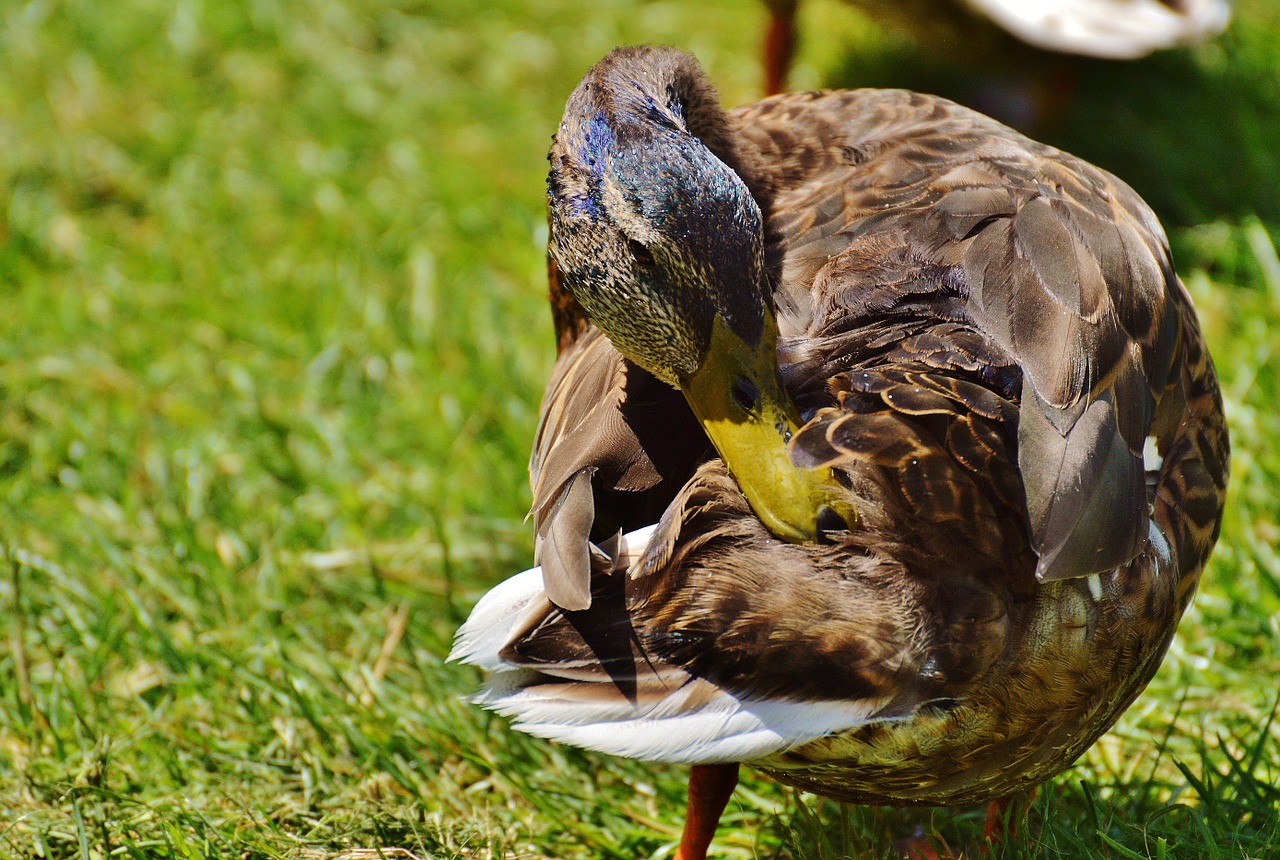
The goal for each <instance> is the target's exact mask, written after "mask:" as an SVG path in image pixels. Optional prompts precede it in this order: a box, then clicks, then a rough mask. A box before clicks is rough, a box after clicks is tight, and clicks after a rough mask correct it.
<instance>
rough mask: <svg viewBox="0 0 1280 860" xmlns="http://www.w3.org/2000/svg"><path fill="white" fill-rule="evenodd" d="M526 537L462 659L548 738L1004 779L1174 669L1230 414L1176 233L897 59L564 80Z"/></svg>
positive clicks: (707, 801)
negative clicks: (727, 88) (744, 88)
mask: <svg viewBox="0 0 1280 860" xmlns="http://www.w3.org/2000/svg"><path fill="white" fill-rule="evenodd" d="M549 161H550V171H549V178H548V186H547V187H548V203H549V241H548V269H549V297H550V305H551V311H552V318H553V323H554V329H555V334H556V344H557V358H556V360H555V364H554V367H553V369H552V372H551V376H550V380H549V382H548V384H547V387H546V390H545V393H544V395H543V399H542V408H541V415H540V420H539V426H538V428H537V432H536V435H535V439H534V444H533V452H532V455H531V459H530V464H529V472H530V483H531V487H532V497H533V505H532V512H531V518H532V520H533V525H534V531H535V533H536V536H535V539H534V543H535V556H534V560H535V562H536V565H537V566H535V567H533V568H531V569H529V570H526V571H524V572H522V573H519V574H516V575H515V576H513V577H511V578H510V579H508V580H506V581H505V582H502V583H500V584H498V585H497V586H495V587H494V588H493V589H492V590H491V591H489V592H488V593H487V594H486V595H484V596H483V597H482V598H481V599H480V600H479V602H478V603H477V604H476V606H475V607H474V609H473V610H472V612H471V614H470V616H469V618H468V619H467V620H466V622H465V623H464V624H463V625H462V627H461V628H460V630H459V631H458V634H457V636H456V639H455V643H454V648H453V651H452V653H451V655H450V657H451V659H453V660H455V661H459V662H462V663H467V664H472V665H475V666H478V667H479V668H480V669H482V670H484V673H485V675H484V677H485V680H484V681H483V685H482V687H481V688H480V690H479V691H478V692H477V693H475V694H474V695H473V696H472V697H471V698H472V701H474V702H475V703H477V704H478V705H480V706H483V707H484V708H488V709H491V710H493V711H495V712H497V713H499V714H502V715H505V716H507V717H509V718H511V719H512V720H513V721H514V727H515V728H516V729H518V730H520V731H523V732H527V733H529V734H532V735H535V736H537V737H540V738H546V739H550V740H553V741H557V742H560V743H564V744H570V745H573V746H577V747H581V748H585V749H590V750H596V751H600V752H603V753H607V754H611V755H615V756H623V757H630V758H635V759H641V760H645V761H651V762H666V763H675V764H682V765H689V766H691V769H690V781H689V796H688V805H687V810H686V818H685V825H684V830H683V833H682V836H681V840H680V843H679V846H678V848H677V850H676V853H675V855H674V856H675V857H676V858H678V860H703V858H705V857H706V856H707V852H708V850H709V847H710V845H711V843H712V840H713V837H714V832H715V828H716V825H717V822H718V820H719V817H720V815H721V813H722V812H723V809H724V807H725V804H726V803H727V802H728V800H729V798H730V796H731V794H732V792H733V790H734V787H735V785H736V784H737V781H738V778H739V767H740V765H742V764H745V765H747V766H749V767H750V768H752V769H753V770H755V771H758V772H761V773H763V774H765V775H767V776H768V777H771V778H773V779H775V780H777V781H779V782H782V783H784V784H787V785H791V786H796V787H798V788H800V789H803V790H805V791H810V792H814V793H816V794H819V795H823V796H827V797H831V798H835V799H837V800H841V801H846V802H851V803H862V804H880V805H886V804H887V805H897V806H913V805H935V806H952V805H967V804H981V803H989V804H992V806H989V811H990V810H991V809H998V808H1002V807H1001V806H1000V804H1007V803H1008V802H1009V801H1008V799H1009V798H1017V797H1020V796H1025V793H1026V792H1027V791H1029V790H1032V789H1033V787H1034V786H1036V785H1038V784H1039V783H1041V782H1043V781H1045V780H1047V779H1049V778H1051V777H1053V776H1054V775H1056V774H1058V773H1059V772H1061V771H1062V770H1064V769H1065V768H1066V767H1068V766H1069V765H1070V764H1071V763H1072V762H1073V761H1074V760H1075V759H1076V758H1077V757H1078V756H1080V755H1081V754H1082V753H1083V752H1084V751H1085V750H1086V749H1087V748H1088V747H1089V746H1090V745H1091V744H1092V743H1093V742H1094V741H1095V740H1097V738H1098V737H1099V736H1101V735H1102V734H1103V733H1104V732H1105V731H1107V729H1108V728H1109V727H1110V726H1111V725H1112V724H1113V723H1114V722H1115V721H1116V719H1117V718H1118V717H1119V716H1120V715H1121V713H1123V712H1124V711H1125V709H1126V708H1127V707H1128V706H1129V705H1130V704H1131V703H1132V702H1133V701H1134V699H1135V698H1136V697H1137V696H1138V694H1139V693H1140V692H1141V691H1142V689H1143V688H1144V687H1145V686H1146V684H1147V682H1148V681H1149V680H1150V679H1151V677H1152V675H1153V674H1154V673H1155V671H1156V669H1157V667H1158V666H1159V665H1160V662H1161V659H1162V656H1163V655H1164V653H1165V651H1166V649H1167V648H1168V647H1169V644H1170V641H1171V639H1172V637H1173V635H1174V631H1175V628H1176V627H1177V624H1178V620H1179V618H1180V617H1181V615H1182V613H1183V611H1184V610H1185V609H1186V607H1187V605H1188V603H1189V602H1190V600H1191V598H1192V595H1193V593H1194V592H1195V590H1196V586H1197V582H1198V580H1199V578H1200V575H1201V571H1202V570H1203V569H1204V566H1205V563H1206V561H1207V559H1208V557H1209V555H1210V551H1211V549H1212V547H1213V545H1214V542H1215V540H1216V539H1217V535H1218V530H1219V524H1220V521H1221V516H1222V508H1223V498H1224V494H1225V492H1226V484H1227V470H1228V457H1229V445H1228V438H1227V430H1226V426H1225V423H1224V419H1223V409H1222V399H1221V395H1220V392H1219V387H1218V383H1217V380H1216V377H1215V375H1214V369H1213V364H1212V361H1211V359H1210V356H1209V353H1208V351H1207V349H1206V346H1205V343H1204V340H1203V338H1202V336H1201V331H1200V327H1199V325H1198V322H1197V318H1196V314H1195V310H1194V308H1193V305H1192V302H1191V299H1190V297H1189V295H1188V293H1187V291H1186V289H1185V288H1184V287H1183V285H1182V282H1181V281H1180V280H1179V278H1178V276H1177V274H1176V273H1175V271H1174V267H1173V263H1172V259H1171V254H1170V250H1169V246H1168V242H1167V240H1166V237H1165V234H1164V232H1163V230H1162V229H1161V227H1160V224H1159V222H1158V220H1157V219H1156V217H1155V215H1154V214H1153V213H1152V212H1151V210H1150V209H1149V208H1147V206H1146V205H1145V204H1144V203H1143V202H1142V200H1141V199H1140V198H1139V197H1138V195H1137V194H1136V193H1135V192H1134V191H1133V190H1131V189H1130V188H1129V187H1128V186H1127V185H1125V184H1124V183H1123V182H1122V181H1121V180H1119V179H1117V178H1116V177H1114V176H1112V175H1110V174H1109V173H1107V172H1105V171H1104V170H1101V169H1099V168H1097V167H1094V166H1091V165H1089V164H1087V163H1085V162H1083V161H1081V160H1079V159H1076V158H1074V157H1072V156H1071V155H1069V154H1067V153H1065V152H1061V151H1059V150H1057V149H1054V148H1052V147H1049V146H1046V145H1043V144H1039V143H1036V142H1034V141H1032V140H1030V139H1028V138H1026V137H1024V136H1023V135H1021V134H1019V133H1018V132H1016V131H1014V130H1012V129H1010V128H1008V127H1006V126H1003V125H1001V124H999V123H997V122H995V121H994V120H991V119H988V118H987V117H985V116H983V115H981V114H978V113H976V112H974V111H972V110H969V109H966V108H964V107H961V106H960V105H957V104H955V103H952V102H949V101H946V100H944V99H941V98H938V97H934V96H928V95H921V94H917V93H913V92H907V91H902V90H870V89H864V90H834V91H815V92H803V93H791V94H785V95H778V96H773V97H771V98H766V99H764V100H763V101H758V102H755V103H753V104H748V105H745V106H743V107H739V108H736V109H734V110H731V111H725V110H724V109H723V108H721V106H720V103H719V98H718V95H717V94H716V91H715V89H714V86H713V84H712V83H711V81H710V80H709V78H708V76H707V75H706V73H705V72H704V71H703V70H702V68H701V67H700V66H699V64H698V62H697V61H696V60H695V59H694V58H693V57H691V56H690V55H688V54H686V53H683V52H681V51H679V50H677V49H674V48H663V47H653V46H638V47H636V46H633V47H624V48H618V49H615V50H614V51H612V52H611V53H609V54H608V55H607V56H606V57H604V58H603V59H602V60H600V61H599V62H598V63H597V64H596V65H595V66H593V67H592V68H591V69H590V71H588V72H587V74H586V76H585V77H584V78H583V79H582V82H581V83H580V84H579V85H578V87H577V88H576V89H575V90H574V92H573V94H572V95H571V96H570V97H569V100H568V103H567V105H566V109H565V113H564V118H563V121H562V122H561V124H560V126H559V128H558V130H557V131H556V133H555V136H554V140H553V144H552V147H551V151H550V155H549Z"/></svg>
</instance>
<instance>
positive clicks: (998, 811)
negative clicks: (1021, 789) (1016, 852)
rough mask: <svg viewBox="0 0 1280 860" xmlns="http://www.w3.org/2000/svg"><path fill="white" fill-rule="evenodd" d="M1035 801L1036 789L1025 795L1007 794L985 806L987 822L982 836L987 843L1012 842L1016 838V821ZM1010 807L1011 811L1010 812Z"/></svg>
mask: <svg viewBox="0 0 1280 860" xmlns="http://www.w3.org/2000/svg"><path fill="white" fill-rule="evenodd" d="M1035 799H1036V789H1034V788H1033V789H1031V790H1030V791H1028V792H1025V793H1018V794H1007V795H1005V796H1004V797H997V798H996V799H995V800H993V801H991V802H990V803H988V804H987V820H986V823H985V824H983V826H982V835H983V837H985V838H986V840H987V841H988V842H1012V841H1013V840H1014V839H1017V838H1018V819H1019V818H1021V817H1022V816H1023V815H1024V814H1025V813H1026V812H1027V810H1029V809H1030V808H1031V803H1032V801H1034V800H1035ZM1010 807H1012V809H1013V811H1012V812H1010V811H1009V810H1010Z"/></svg>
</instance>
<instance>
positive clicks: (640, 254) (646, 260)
mask: <svg viewBox="0 0 1280 860" xmlns="http://www.w3.org/2000/svg"><path fill="white" fill-rule="evenodd" d="M627 246H628V248H629V249H630V251H631V257H632V259H634V260H635V261H636V262H637V263H639V264H640V265H641V266H643V267H645V268H646V269H648V268H651V267H652V266H653V252H652V251H650V250H649V249H648V248H646V247H645V246H644V245H643V244H641V243H640V242H637V241H636V240H635V239H629V240H627Z"/></svg>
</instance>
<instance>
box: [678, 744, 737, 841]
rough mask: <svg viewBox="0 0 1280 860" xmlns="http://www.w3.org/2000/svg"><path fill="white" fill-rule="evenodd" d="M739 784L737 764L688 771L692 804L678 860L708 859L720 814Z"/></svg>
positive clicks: (688, 809) (689, 807)
mask: <svg viewBox="0 0 1280 860" xmlns="http://www.w3.org/2000/svg"><path fill="white" fill-rule="evenodd" d="M737 784H738V765H737V763H736V762H735V763H733V764H695V765H694V766H693V769H692V770H691V771H690V772H689V803H688V807H687V809H686V810H685V818H684V832H683V833H681V834H680V847H679V848H677V849H676V856H675V860H706V857H707V848H708V847H709V846H710V845H711V837H713V836H715V834H716V825H717V824H719V823H720V814H721V813H722V812H724V808H725V806H726V805H728V803H729V797H730V796H731V795H732V794H733V789H734V788H735V787H736V786H737Z"/></svg>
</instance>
